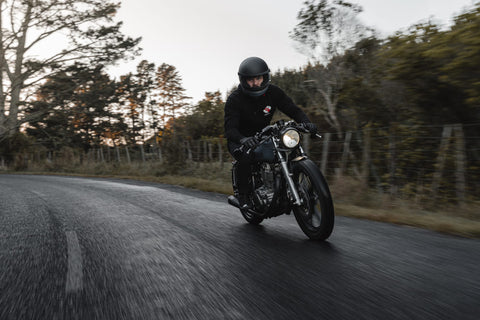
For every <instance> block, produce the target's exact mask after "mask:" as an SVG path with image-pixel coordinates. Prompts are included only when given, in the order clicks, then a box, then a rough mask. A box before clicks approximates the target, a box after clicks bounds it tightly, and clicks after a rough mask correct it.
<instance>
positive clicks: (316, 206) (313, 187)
mask: <svg viewBox="0 0 480 320" xmlns="http://www.w3.org/2000/svg"><path fill="white" fill-rule="evenodd" d="M293 177H294V181H295V184H296V186H297V188H298V193H299V195H300V198H301V199H302V205H301V206H296V207H294V208H293V212H294V214H295V219H296V220H297V222H298V225H299V226H300V228H301V229H302V231H303V232H304V233H305V234H306V235H307V236H308V237H309V238H310V239H313V240H320V241H322V240H325V239H327V238H328V237H329V236H330V234H331V233H332V230H333V225H334V220H335V214H334V209H333V201H332V196H331V194H330V189H329V188H328V184H327V182H326V181H325V178H324V177H323V175H322V173H321V172H320V170H319V169H318V167H317V166H316V165H315V163H313V161H311V160H308V159H307V160H302V161H300V162H297V163H296V164H295V165H294V167H293Z"/></svg>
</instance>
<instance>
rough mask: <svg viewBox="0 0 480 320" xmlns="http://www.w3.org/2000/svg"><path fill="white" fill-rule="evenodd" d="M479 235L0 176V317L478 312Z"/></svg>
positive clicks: (122, 186) (113, 185)
mask: <svg viewBox="0 0 480 320" xmlns="http://www.w3.org/2000/svg"><path fill="white" fill-rule="evenodd" d="M479 317H480V241H478V240H472V239H465V238H460V237H453V236H447V235H443V234H439V233H435V232H431V231H427V230H422V229H416V228H411V227H403V226H395V225H389V224H385V223H377V222H371V221H362V220H357V219H350V218H345V217H337V219H336V225H335V228H334V232H333V234H332V236H331V237H330V238H329V239H328V241H327V242H324V243H317V242H313V241H310V240H307V238H306V236H305V235H304V234H303V233H302V232H301V230H300V228H299V227H298V226H297V224H296V222H295V219H294V217H293V216H286V215H285V216H281V217H278V218H274V219H270V220H265V221H264V222H262V224H261V225H260V226H251V225H249V224H247V223H246V222H245V221H244V220H243V218H242V217H241V215H240V213H239V212H238V209H236V208H234V207H231V206H229V205H228V204H227V203H226V197H225V196H224V195H219V194H212V193H205V192H200V191H194V190H189V189H185V188H181V187H174V186H167V185H162V184H155V183H146V182H138V181H128V180H114V179H93V178H75V177H59V176H33V175H0V319H2V320H4V319H357V320H358V319H409V320H411V319H472V320H473V319H479Z"/></svg>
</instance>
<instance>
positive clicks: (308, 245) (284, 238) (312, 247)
mask: <svg viewBox="0 0 480 320" xmlns="http://www.w3.org/2000/svg"><path fill="white" fill-rule="evenodd" d="M233 235H234V237H236V238H241V239H242V243H243V245H245V243H248V244H249V245H252V246H253V245H254V246H255V247H261V248H264V249H277V250H278V249H279V248H281V250H282V251H286V252H289V251H291V252H296V251H298V250H301V251H302V252H306V251H312V253H313V252H315V253H317V254H318V253H322V254H326V255H335V254H336V253H338V250H337V248H336V247H335V245H334V244H333V243H331V242H330V241H328V240H326V241H315V240H310V239H309V238H307V237H306V236H304V235H303V233H302V232H301V230H298V233H295V234H294V233H292V232H289V233H284V232H282V230H279V229H277V228H275V227H274V226H264V225H262V224H260V225H252V224H249V223H245V224H242V225H239V226H238V227H237V228H235V230H234V232H233Z"/></svg>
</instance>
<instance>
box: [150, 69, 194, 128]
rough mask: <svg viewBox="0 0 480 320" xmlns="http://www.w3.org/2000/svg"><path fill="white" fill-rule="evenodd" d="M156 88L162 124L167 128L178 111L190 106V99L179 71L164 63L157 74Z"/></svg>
mask: <svg viewBox="0 0 480 320" xmlns="http://www.w3.org/2000/svg"><path fill="white" fill-rule="evenodd" d="M156 87H157V89H158V97H159V101H158V105H159V106H160V109H161V110H162V124H163V126H164V127H165V126H166V125H167V122H168V121H169V119H175V116H177V115H178V111H179V110H180V109H182V108H184V107H185V106H187V105H188V103H186V100H188V99H190V98H189V97H187V96H186V95H185V94H184V93H185V89H184V88H183V87H182V77H181V76H180V74H179V73H178V71H177V69H176V68H175V67H174V66H172V65H169V64H166V63H162V65H160V66H159V67H158V69H157V73H156Z"/></svg>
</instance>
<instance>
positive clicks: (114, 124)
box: [26, 64, 124, 151]
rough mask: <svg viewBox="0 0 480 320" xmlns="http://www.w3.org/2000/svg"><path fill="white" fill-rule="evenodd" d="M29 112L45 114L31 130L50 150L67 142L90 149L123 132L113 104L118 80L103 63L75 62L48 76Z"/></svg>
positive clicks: (32, 124) (29, 128) (65, 144)
mask: <svg viewBox="0 0 480 320" xmlns="http://www.w3.org/2000/svg"><path fill="white" fill-rule="evenodd" d="M36 98H37V99H36V101H35V102H33V103H32V104H31V107H29V108H28V109H27V110H26V112H27V116H28V115H29V114H32V113H39V114H42V116H41V117H38V118H35V119H34V120H32V121H30V122H29V125H28V127H27V133H28V134H29V135H30V136H33V137H35V138H36V140H37V142H40V143H41V144H42V145H44V146H45V147H47V148H49V149H50V150H52V149H53V150H58V149H61V148H62V147H64V146H68V147H71V148H78V147H80V146H81V147H83V149H84V150H85V151H86V150H88V149H89V148H90V147H92V146H94V145H99V144H101V143H102V142H104V141H105V140H106V139H107V138H109V139H112V140H115V139H119V138H120V134H122V133H123V131H124V130H123V129H124V128H123V124H122V121H121V118H120V117H118V116H117V115H115V114H114V113H113V112H112V110H111V109H110V107H111V106H112V105H113V104H114V103H116V102H117V96H116V83H115V82H114V81H113V80H111V79H110V78H109V76H108V75H107V74H106V73H105V72H103V70H102V67H95V68H89V67H87V66H83V65H79V64H77V65H74V66H71V67H70V68H68V69H67V70H65V71H64V72H62V73H57V74H55V75H53V76H52V77H50V78H48V79H47V81H46V82H45V83H44V84H43V85H42V86H41V87H40V88H39V90H38V91H37V95H36Z"/></svg>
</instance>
